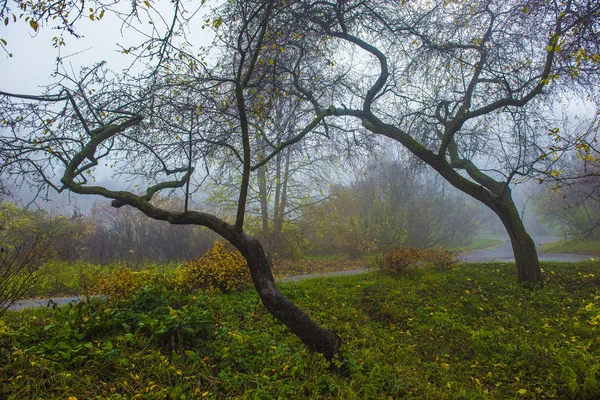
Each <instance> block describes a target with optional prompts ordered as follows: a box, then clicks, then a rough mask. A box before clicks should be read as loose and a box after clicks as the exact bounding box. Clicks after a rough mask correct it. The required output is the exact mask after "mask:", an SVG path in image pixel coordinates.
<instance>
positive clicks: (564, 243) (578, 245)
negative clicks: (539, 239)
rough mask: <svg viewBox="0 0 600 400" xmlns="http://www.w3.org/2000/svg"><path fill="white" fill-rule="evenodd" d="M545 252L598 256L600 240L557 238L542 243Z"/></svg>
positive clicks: (599, 254) (599, 253)
mask: <svg viewBox="0 0 600 400" xmlns="http://www.w3.org/2000/svg"><path fill="white" fill-rule="evenodd" d="M542 251H544V252H546V253H576V254H589V255H594V256H600V241H598V240H593V239H591V238H589V239H570V240H559V241H558V242H552V243H546V244H543V245H542Z"/></svg>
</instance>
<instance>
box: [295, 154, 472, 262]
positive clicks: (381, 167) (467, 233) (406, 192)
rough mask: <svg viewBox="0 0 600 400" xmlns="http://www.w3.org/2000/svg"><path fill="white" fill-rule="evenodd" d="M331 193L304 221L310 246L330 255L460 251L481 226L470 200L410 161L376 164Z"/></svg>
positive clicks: (369, 166)
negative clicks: (395, 250) (414, 249)
mask: <svg viewBox="0 0 600 400" xmlns="http://www.w3.org/2000/svg"><path fill="white" fill-rule="evenodd" d="M413 161H414V160H413ZM331 192H332V195H331V197H330V199H328V201H326V202H324V203H322V204H319V205H317V206H314V207H312V208H310V209H309V212H307V213H306V215H304V217H303V226H304V228H303V230H304V231H305V232H310V236H309V237H310V243H311V244H312V245H313V247H314V246H318V244H321V246H323V251H325V252H330V253H333V252H337V253H340V252H341V253H346V254H349V255H350V256H353V257H356V256H359V255H362V254H368V253H371V252H373V251H375V250H382V251H385V250H388V249H390V248H392V247H397V246H399V245H407V246H414V247H419V248H428V247H433V246H438V245H441V246H452V245H454V246H457V245H462V244H465V243H468V242H469V241H470V240H471V238H472V237H473V235H474V233H475V231H476V227H477V226H478V223H479V220H478V217H477V214H478V213H477V212H475V209H476V208H477V207H476V206H475V204H473V202H469V201H468V196H459V192H457V191H456V190H454V189H453V188H451V187H448V185H445V184H444V182H443V181H440V179H438V178H437V177H436V176H435V174H434V173H433V171H430V170H427V169H425V168H424V166H423V165H422V164H421V165H419V164H418V163H414V162H411V161H410V160H402V161H387V162H382V161H373V162H371V163H369V164H368V165H367V166H366V167H365V168H363V169H361V170H359V171H358V172H357V173H356V176H355V179H354V181H353V182H352V183H351V184H350V185H346V186H341V185H338V186H334V187H333V188H332V189H331ZM448 210H452V212H448ZM304 220H306V221H304Z"/></svg>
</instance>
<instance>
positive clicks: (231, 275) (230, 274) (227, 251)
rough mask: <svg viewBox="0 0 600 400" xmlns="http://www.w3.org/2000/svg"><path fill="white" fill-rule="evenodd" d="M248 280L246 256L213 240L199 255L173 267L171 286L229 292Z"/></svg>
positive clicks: (248, 282) (244, 285) (248, 283)
mask: <svg viewBox="0 0 600 400" xmlns="http://www.w3.org/2000/svg"><path fill="white" fill-rule="evenodd" d="M251 282H252V280H251V278H250V272H249V271H248V267H247V264H246V260H245V259H244V257H243V256H242V255H241V254H240V252H239V251H237V250H235V249H233V248H231V247H230V246H228V245H226V244H225V243H224V242H219V241H216V242H215V244H214V246H213V247H212V249H210V250H209V251H207V252H206V253H205V254H204V255H203V256H202V257H200V258H198V259H196V260H193V261H190V262H189V263H188V264H187V265H186V266H185V267H183V268H181V269H180V270H178V271H177V275H176V278H175V286H176V287H177V288H179V289H180V290H194V289H196V290H202V291H206V292H221V293H229V292H231V291H234V290H238V289H241V288H244V287H246V286H248V285H250V283H251Z"/></svg>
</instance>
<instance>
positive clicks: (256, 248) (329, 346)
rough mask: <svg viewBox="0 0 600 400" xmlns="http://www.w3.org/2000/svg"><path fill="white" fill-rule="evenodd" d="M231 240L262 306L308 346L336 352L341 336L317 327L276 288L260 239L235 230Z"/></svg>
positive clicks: (330, 354)
mask: <svg viewBox="0 0 600 400" xmlns="http://www.w3.org/2000/svg"><path fill="white" fill-rule="evenodd" d="M230 241H231V243H232V244H233V245H234V246H235V247H236V248H237V249H238V250H239V251H240V252H241V253H242V255H243V256H244V258H246V261H247V262H248V267H249V269H250V274H251V276H252V282H253V283H254V287H255V288H256V291H257V292H258V295H259V296H260V299H261V300H262V302H263V304H264V306H265V308H266V309H267V310H268V311H269V312H270V313H271V314H272V315H273V316H274V317H275V318H277V319H278V320H279V321H280V322H281V323H283V324H284V325H285V326H287V327H288V328H289V329H290V330H291V331H292V332H293V333H294V334H295V335H296V336H298V337H299V338H300V340H302V342H303V343H304V344H305V345H306V346H307V347H308V348H310V349H311V350H314V351H317V352H319V353H321V354H323V355H324V356H325V358H327V359H328V360H331V359H332V358H333V357H334V356H335V355H336V354H337V353H338V352H339V349H340V346H341V344H342V340H341V338H340V337H339V336H338V335H337V334H336V333H334V332H332V331H330V330H328V329H325V328H323V327H321V326H319V324H317V323H316V322H315V321H313V320H312V319H311V318H310V317H309V316H308V315H306V313H305V312H304V311H302V310H301V309H300V308H299V307H298V306H296V305H295V304H294V303H293V302H292V301H290V300H289V299H288V298H287V297H285V295H283V293H281V292H280V291H279V289H278V288H277V286H276V285H275V281H274V279H273V274H272V273H271V266H270V263H269V260H268V259H267V256H266V254H265V252H264V250H263V247H262V245H261V244H260V242H259V241H258V240H256V239H254V238H251V237H248V236H247V235H245V234H244V233H242V232H238V233H237V234H236V235H235V238H232V240H230Z"/></svg>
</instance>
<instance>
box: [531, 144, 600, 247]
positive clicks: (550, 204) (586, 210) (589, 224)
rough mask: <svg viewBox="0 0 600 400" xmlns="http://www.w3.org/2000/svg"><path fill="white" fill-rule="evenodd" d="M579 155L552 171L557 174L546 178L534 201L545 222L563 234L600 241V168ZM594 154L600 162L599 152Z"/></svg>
mask: <svg viewBox="0 0 600 400" xmlns="http://www.w3.org/2000/svg"><path fill="white" fill-rule="evenodd" d="M585 153H587V151H586V152H585ZM576 154H577V155H573V156H572V157H569V160H568V161H566V160H563V162H562V163H561V167H560V169H557V168H555V169H552V171H553V172H554V175H552V174H550V176H546V178H545V179H546V181H544V182H542V183H543V184H542V186H541V190H539V191H538V194H537V196H536V197H535V200H534V201H535V203H536V206H537V210H538V212H539V213H540V214H541V216H542V217H543V218H544V219H545V221H547V222H548V223H550V224H551V225H553V226H556V227H558V228H559V229H560V230H561V231H562V233H563V234H565V235H569V236H573V237H581V238H587V237H592V238H595V239H596V240H600V165H598V164H596V163H595V162H594V163H590V162H589V160H590V158H587V159H586V158H584V157H582V154H584V153H576ZM590 155H591V156H592V157H593V160H597V159H600V154H599V153H597V152H590ZM566 158H567V157H566ZM586 160H587V161H586ZM557 171H560V173H558V172H557ZM542 180H543V179H542V178H540V181H542Z"/></svg>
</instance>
